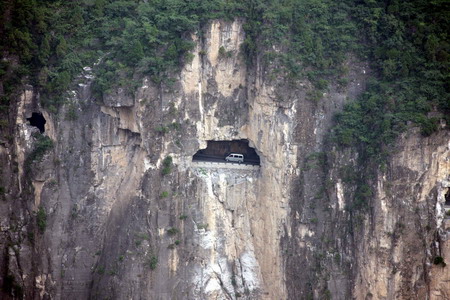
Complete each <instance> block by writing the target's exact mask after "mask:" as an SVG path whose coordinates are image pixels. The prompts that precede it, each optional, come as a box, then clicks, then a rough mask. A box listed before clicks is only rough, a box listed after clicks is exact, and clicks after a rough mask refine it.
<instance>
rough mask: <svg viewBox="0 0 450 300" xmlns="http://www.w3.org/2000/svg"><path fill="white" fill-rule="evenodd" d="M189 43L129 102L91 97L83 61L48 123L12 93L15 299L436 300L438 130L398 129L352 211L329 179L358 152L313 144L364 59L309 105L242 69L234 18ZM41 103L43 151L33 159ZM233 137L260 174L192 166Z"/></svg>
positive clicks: (361, 79)
mask: <svg viewBox="0 0 450 300" xmlns="http://www.w3.org/2000/svg"><path fill="white" fill-rule="evenodd" d="M192 39H193V40H194V41H195V42H196V48H195V49H194V50H193V52H192V54H193V59H192V61H191V62H189V63H187V64H186V65H185V66H184V68H183V70H182V71H181V73H180V74H176V75H174V76H177V77H176V81H175V83H174V84H164V83H162V84H159V85H156V84H155V83H153V82H152V81H151V80H150V79H149V78H145V77H144V78H140V79H139V81H140V83H141V84H140V87H139V88H138V89H137V91H136V92H135V94H134V95H130V94H128V93H127V92H125V91H123V90H117V91H113V92H111V93H109V94H108V95H105V96H104V97H103V99H96V98H95V97H94V96H93V95H91V92H90V83H91V81H92V79H93V78H92V74H91V72H90V71H91V69H90V68H89V67H86V68H85V70H84V71H85V72H84V73H83V74H82V78H81V79H80V80H79V81H81V82H82V83H80V84H79V86H78V87H77V89H74V90H73V91H72V94H71V95H72V96H71V98H70V99H68V102H69V103H68V104H67V105H65V106H64V107H63V108H62V109H61V111H60V112H59V113H58V114H57V115H52V114H49V113H48V112H46V111H45V109H42V108H40V107H39V97H38V96H39V95H37V94H36V93H34V92H33V90H32V89H28V90H26V91H25V92H24V93H23V95H22V97H21V98H20V100H19V104H18V109H17V112H16V133H15V137H14V145H15V147H14V148H8V147H6V146H3V144H2V145H0V161H1V163H2V165H4V166H6V167H5V168H4V170H2V175H3V176H4V177H5V178H6V177H7V178H9V179H8V182H6V181H5V182H6V183H5V182H3V184H5V185H6V186H7V187H8V189H7V191H6V193H5V201H0V208H1V210H0V222H1V223H0V225H1V230H2V235H1V242H2V243H1V244H0V250H1V251H2V256H3V259H2V261H1V262H0V267H1V269H2V270H7V272H6V273H8V274H11V276H12V277H14V278H15V283H16V284H18V285H20V286H23V292H24V297H25V298H27V299H161V300H166V299H267V300H269V299H351V298H355V299H426V298H427V297H428V298H429V299H447V298H448V296H449V294H450V290H449V285H448V284H447V283H448V282H449V280H450V279H449V276H448V267H447V268H443V267H442V265H433V259H434V258H435V257H437V256H439V257H443V258H444V259H446V261H447V262H449V263H450V253H449V249H450V244H449V238H448V236H449V233H448V231H449V229H448V220H447V221H446V220H444V210H443V203H444V202H445V194H446V192H447V190H448V188H449V180H450V178H449V174H450V166H449V163H450V161H449V138H450V136H449V133H448V131H445V130H442V131H440V132H439V133H437V134H435V135H433V136H431V137H429V138H423V137H421V136H420V135H419V134H418V133H417V132H415V130H414V129H412V130H410V131H409V132H407V133H405V134H404V135H403V136H402V137H401V138H400V139H399V141H398V144H397V145H396V149H395V153H393V155H392V157H391V158H390V160H389V162H388V163H387V165H386V167H385V168H384V169H380V170H374V174H377V175H376V176H375V177H376V178H373V179H372V181H371V185H372V186H371V188H372V194H373V197H372V198H373V199H372V202H371V203H370V204H368V209H367V211H366V213H365V214H362V213H361V214H355V213H353V212H351V211H349V210H348V204H349V203H350V202H351V197H352V196H353V195H354V192H355V188H356V187H355V185H354V184H353V183H349V182H347V181H346V176H345V172H343V170H344V171H345V170H347V169H348V167H352V166H354V168H357V166H356V165H355V164H356V161H357V159H358V155H357V153H355V152H352V151H351V150H336V149H334V148H332V147H331V146H330V145H328V144H327V143H326V136H327V134H328V133H329V131H330V128H331V126H332V120H333V115H334V114H335V113H336V112H338V111H340V110H341V109H342V108H343V105H344V104H345V102H346V101H347V99H349V98H350V99H354V98H355V97H356V96H357V95H358V94H359V93H361V92H362V91H363V90H364V86H365V79H366V76H367V74H368V73H369V70H368V68H367V66H366V64H364V63H361V62H358V61H356V60H354V59H349V61H348V69H349V73H348V77H349V85H348V86H347V87H346V88H344V89H343V88H342V87H338V86H337V85H334V84H333V83H331V85H330V87H329V91H328V92H327V93H325V94H324V95H323V98H322V99H321V100H320V101H319V102H313V101H310V100H308V99H307V98H308V97H307V93H308V91H309V90H310V89H311V85H310V84H309V83H308V82H307V81H299V82H295V84H291V83H287V82H285V79H284V78H283V77H282V76H280V77H274V76H270V75H271V73H270V70H268V67H267V65H266V66H263V65H262V64H261V63H260V62H259V59H256V61H255V64H254V65H248V64H246V63H245V60H244V58H243V57H242V55H241V54H240V47H241V44H242V43H243V41H244V39H245V34H244V30H243V21H242V20H235V21H233V22H225V21H214V22H211V23H210V24H208V25H207V26H206V28H205V30H204V33H203V35H202V37H201V38H200V37H197V36H193V37H192ZM273 67H275V66H273ZM83 77H84V79H83ZM83 80H84V81H83ZM37 110H39V111H41V112H43V115H44V117H45V118H46V120H47V123H46V125H45V126H46V131H45V135H47V136H49V137H50V138H51V139H52V140H53V141H54V145H53V148H52V149H51V150H49V151H47V152H46V154H45V155H44V156H43V157H42V160H41V161H40V162H35V163H32V164H30V162H27V159H26V157H27V156H28V155H29V154H30V153H32V152H33V149H35V147H36V143H37V142H36V138H35V137H34V135H33V134H32V133H33V132H34V131H36V130H37V129H35V128H33V127H32V126H30V125H29V124H28V123H27V120H26V118H27V117H29V116H30V115H31V113H32V112H33V111H37ZM68 116H70V117H68ZM239 139H246V140H248V141H249V144H250V146H251V147H254V148H255V149H256V151H257V153H258V155H259V156H260V159H261V165H260V167H246V166H240V167H232V166H229V165H225V164H224V165H220V164H219V165H217V164H208V163H204V164H200V163H196V162H193V161H192V156H193V155H194V154H195V153H196V152H197V151H198V150H199V149H204V148H206V145H207V141H209V140H216V141H231V140H239ZM170 158H171V159H172V162H170ZM42 215H45V218H44V217H43V216H42ZM43 219H45V222H44V223H45V224H44V225H45V226H42V222H41V223H39V220H40V221H42V220H43ZM39 224H41V225H39ZM0 295H1V294H0ZM5 297H6V299H8V298H7V297H9V296H7V295H6V294H5Z"/></svg>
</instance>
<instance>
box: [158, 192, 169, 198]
mask: <svg viewBox="0 0 450 300" xmlns="http://www.w3.org/2000/svg"><path fill="white" fill-rule="evenodd" d="M167 197H169V192H167V191H164V192H162V193H161V195H159V198H167Z"/></svg>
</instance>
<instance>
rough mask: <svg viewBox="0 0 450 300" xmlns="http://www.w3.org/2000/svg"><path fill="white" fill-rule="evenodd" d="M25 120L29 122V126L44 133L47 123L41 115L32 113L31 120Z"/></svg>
mask: <svg viewBox="0 0 450 300" xmlns="http://www.w3.org/2000/svg"><path fill="white" fill-rule="evenodd" d="M27 120H28V121H29V122H30V125H31V126H34V127H37V128H38V129H39V131H40V132H41V133H44V132H45V123H47V121H46V120H45V118H44V116H43V115H42V114H41V113H38V112H37V113H36V112H34V113H33V114H32V115H31V118H27Z"/></svg>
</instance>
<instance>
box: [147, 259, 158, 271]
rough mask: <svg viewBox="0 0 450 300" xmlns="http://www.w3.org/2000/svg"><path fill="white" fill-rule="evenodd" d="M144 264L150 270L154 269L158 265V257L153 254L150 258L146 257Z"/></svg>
mask: <svg viewBox="0 0 450 300" xmlns="http://www.w3.org/2000/svg"><path fill="white" fill-rule="evenodd" d="M144 265H145V266H147V267H149V268H150V270H155V269H156V267H157V266H158V257H156V256H155V255H152V256H150V258H149V259H147V261H146V262H145V264H144Z"/></svg>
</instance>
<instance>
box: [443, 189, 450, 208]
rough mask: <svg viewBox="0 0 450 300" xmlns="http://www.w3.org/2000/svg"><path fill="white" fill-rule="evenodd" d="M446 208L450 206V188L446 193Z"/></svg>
mask: <svg viewBox="0 0 450 300" xmlns="http://www.w3.org/2000/svg"><path fill="white" fill-rule="evenodd" d="M444 205H446V206H450V188H448V189H447V192H446V193H445V204H444Z"/></svg>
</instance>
